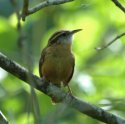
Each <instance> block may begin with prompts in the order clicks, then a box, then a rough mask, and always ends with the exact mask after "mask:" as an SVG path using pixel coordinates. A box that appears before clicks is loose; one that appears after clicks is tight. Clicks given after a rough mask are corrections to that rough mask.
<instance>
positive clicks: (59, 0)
mask: <svg viewBox="0 0 125 124" xmlns="http://www.w3.org/2000/svg"><path fill="white" fill-rule="evenodd" d="M71 1H74V0H46V1H44V2H41V3H39V4H38V5H36V6H35V7H33V8H30V9H28V0H24V7H23V13H22V15H23V16H22V18H23V21H24V20H25V17H26V16H28V15H30V14H33V13H35V12H37V11H39V10H40V9H43V8H45V7H48V6H51V5H59V4H64V3H67V2H71Z"/></svg>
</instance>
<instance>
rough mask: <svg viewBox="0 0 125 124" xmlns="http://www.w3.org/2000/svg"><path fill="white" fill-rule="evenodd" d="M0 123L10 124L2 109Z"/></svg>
mask: <svg viewBox="0 0 125 124" xmlns="http://www.w3.org/2000/svg"><path fill="white" fill-rule="evenodd" d="M0 124H9V123H8V121H7V119H6V117H5V116H4V115H3V113H2V112H1V111H0Z"/></svg>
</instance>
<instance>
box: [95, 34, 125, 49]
mask: <svg viewBox="0 0 125 124" xmlns="http://www.w3.org/2000/svg"><path fill="white" fill-rule="evenodd" d="M123 36H125V32H123V33H122V34H120V35H118V36H116V37H115V38H114V39H113V40H112V41H110V42H109V43H108V44H106V45H105V46H103V47H97V48H95V49H96V50H97V51H100V50H104V49H105V48H107V47H109V46H110V45H111V44H112V43H114V42H115V41H116V40H118V39H120V38H121V37H123Z"/></svg>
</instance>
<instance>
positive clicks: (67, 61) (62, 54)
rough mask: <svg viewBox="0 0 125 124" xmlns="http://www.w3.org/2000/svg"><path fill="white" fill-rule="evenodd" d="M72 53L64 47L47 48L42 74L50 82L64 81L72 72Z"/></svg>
mask: <svg viewBox="0 0 125 124" xmlns="http://www.w3.org/2000/svg"><path fill="white" fill-rule="evenodd" d="M73 59H74V58H73V55H72V53H71V51H70V50H68V49H65V48H61V47H59V48H57V47H56V48H53V47H52V48H48V50H47V53H46V56H45V59H44V63H43V67H42V73H43V75H44V76H45V77H46V78H47V79H48V80H49V81H51V82H55V83H59V82H61V81H63V82H65V81H66V80H67V79H68V77H69V76H70V75H71V73H72V69H73V67H74V65H72V63H73Z"/></svg>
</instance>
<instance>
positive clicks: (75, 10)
mask: <svg viewBox="0 0 125 124" xmlns="http://www.w3.org/2000/svg"><path fill="white" fill-rule="evenodd" d="M37 2H38V1H37ZM123 3H124V1H123ZM36 4H38V3H36V1H34V0H31V1H30V7H32V6H34V5H36ZM0 5H4V6H5V5H6V6H5V7H2V8H1V9H0V10H1V15H0V51H1V52H3V53H5V54H6V55H7V56H8V57H10V58H12V59H14V60H15V61H18V62H19V63H20V64H22V65H25V66H26V67H27V68H28V69H30V67H29V65H30V64H31V65H32V67H33V69H31V70H33V72H34V73H35V74H36V75H39V74H38V61H39V58H40V52H41V50H42V49H43V48H44V46H45V45H46V44H47V40H48V38H49V37H50V36H51V34H52V33H53V32H55V31H57V30H60V29H77V28H78V29H79V28H82V29H83V31H81V32H79V33H78V34H76V35H75V37H74V42H73V52H74V54H75V58H76V66H75V73H74V77H73V79H72V81H71V83H70V87H71V88H72V91H73V94H74V95H76V96H77V97H79V98H80V99H84V100H86V101H88V102H91V103H93V104H96V105H98V106H101V107H103V108H104V109H106V110H108V111H110V112H112V113H115V114H118V115H120V116H122V117H124V114H125V110H124V100H125V95H124V93H125V90H124V89H125V76H124V74H125V64H124V63H125V59H124V58H125V57H124V53H125V49H124V44H125V38H124V37H122V38H120V39H119V40H117V41H116V42H115V43H113V44H112V45H110V46H109V47H108V48H106V49H104V50H103V51H96V50H95V48H96V47H100V46H103V45H105V44H107V43H108V42H110V41H111V40H112V39H113V38H114V37H115V36H116V35H118V34H120V33H122V32H124V27H125V23H124V20H125V15H124V13H123V12H122V11H121V10H119V9H118V8H117V7H116V6H115V5H114V4H113V3H112V2H111V1H108V2H105V0H101V1H98V0H91V1H87V0H84V1H83V0H79V1H78V0H77V1H74V2H71V3H67V4H63V5H59V6H50V7H47V8H45V9H43V10H41V11H39V12H37V13H34V14H33V15H30V16H28V17H27V18H26V22H24V23H23V22H21V23H22V29H23V32H24V34H25V35H26V40H25V42H24V46H25V50H24V51H23V52H22V51H21V46H20V45H19V44H18V37H19V36H20V32H18V30H17V27H16V23H17V18H16V15H15V13H14V9H13V6H12V5H10V3H8V1H4V2H3V1H0ZM7 7H9V9H10V10H11V11H7V10H6V8H7ZM19 8H21V7H19ZM12 10H13V11H12ZM22 53H23V54H22ZM27 56H28V57H27ZM29 58H30V59H31V60H32V62H30V60H29ZM36 94H37V97H38V103H39V106H40V112H41V114H40V123H45V124H70V123H71V124H76V123H78V124H83V123H87V124H94V123H95V124H97V123H98V124H101V123H100V122H97V121H96V120H93V119H91V118H89V117H86V116H82V115H81V114H80V113H79V112H76V111H75V110H73V109H71V108H69V107H67V106H65V105H63V104H57V105H53V104H52V103H51V100H50V98H48V96H46V95H44V94H42V93H40V92H38V91H36ZM33 100H34V99H33V98H32V97H31V93H30V88H29V86H27V85H26V84H24V83H23V82H21V81H20V80H19V79H17V78H15V77H14V76H12V75H10V74H8V73H7V72H5V71H3V70H2V69H1V68H0V109H1V110H2V111H3V113H4V114H5V115H6V116H7V117H8V120H9V122H10V123H13V124H16V123H18V124H25V123H26V124H27V123H28V122H29V123H30V124H33V123H34V122H35V121H34V112H33V111H35V110H33V106H34V104H33V102H34V101H33ZM36 106H37V104H36Z"/></svg>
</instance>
